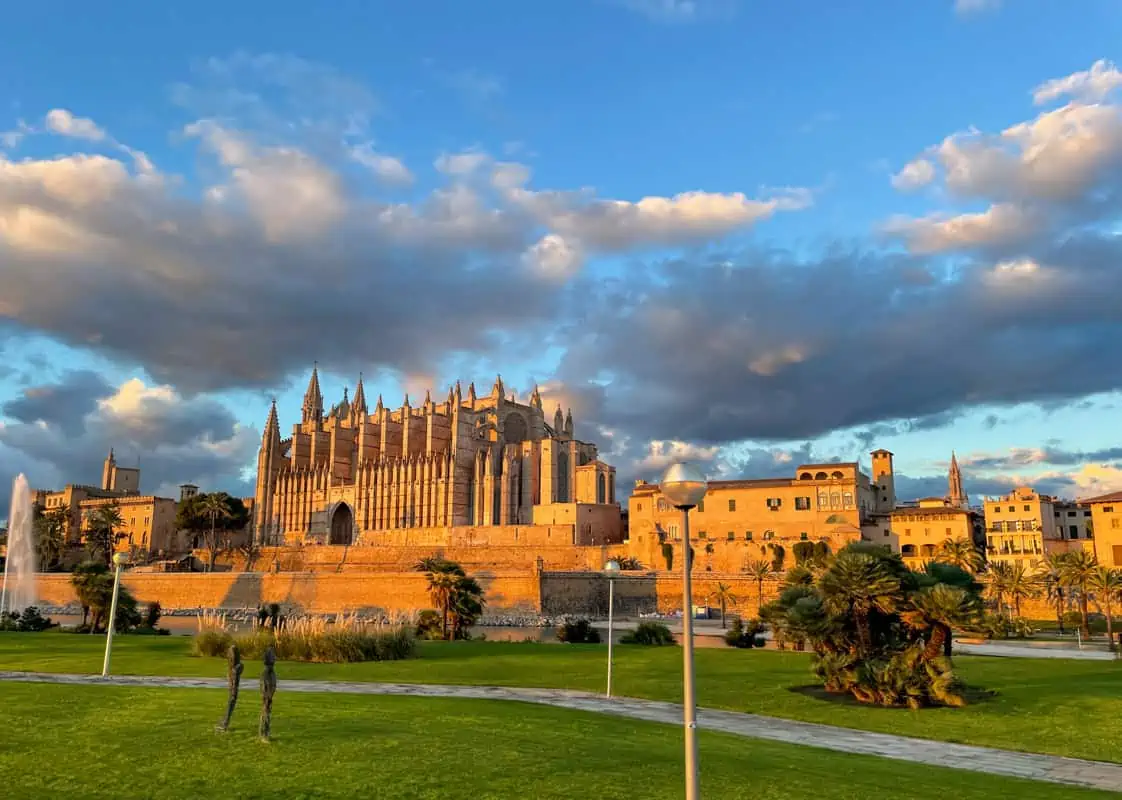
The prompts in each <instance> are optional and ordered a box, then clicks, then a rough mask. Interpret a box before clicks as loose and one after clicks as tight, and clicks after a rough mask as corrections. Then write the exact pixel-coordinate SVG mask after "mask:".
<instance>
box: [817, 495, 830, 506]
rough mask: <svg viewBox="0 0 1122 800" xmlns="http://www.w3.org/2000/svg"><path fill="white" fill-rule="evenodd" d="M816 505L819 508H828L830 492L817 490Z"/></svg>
mask: <svg viewBox="0 0 1122 800" xmlns="http://www.w3.org/2000/svg"><path fill="white" fill-rule="evenodd" d="M818 507H819V508H829V507H830V494H829V492H819V493H818Z"/></svg>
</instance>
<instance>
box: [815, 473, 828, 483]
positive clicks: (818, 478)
mask: <svg viewBox="0 0 1122 800" xmlns="http://www.w3.org/2000/svg"><path fill="white" fill-rule="evenodd" d="M814 480H816V481H824V480H826V473H825V472H818V473H816V474H815V476H814Z"/></svg>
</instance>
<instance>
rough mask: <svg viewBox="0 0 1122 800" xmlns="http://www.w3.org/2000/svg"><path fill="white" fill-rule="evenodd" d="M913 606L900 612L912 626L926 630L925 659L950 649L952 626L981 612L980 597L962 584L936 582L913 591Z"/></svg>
mask: <svg viewBox="0 0 1122 800" xmlns="http://www.w3.org/2000/svg"><path fill="white" fill-rule="evenodd" d="M908 600H909V602H910V604H911V608H908V609H907V610H905V611H902V612H901V613H900V618H901V619H902V620H903V621H904V624H905V625H907V626H908V627H909V628H911V629H913V630H915V631H917V632H919V633H926V634H927V644H926V646H925V647H924V648H923V660H924V661H932V660H934V659H936V658H938V657H939V656H941V655H944V651H945V650H947V649H948V648H947V645H948V643H949V642H950V640H951V629H952V628H955V627H962V626H964V625H969V624H970V623H971V622H973V621H974V619H975V618H976V617H977V615H978V601H977V598H976V597H975V596H974V595H971V593H970V592H967V591H966V590H965V589H963V588H961V587H959V586H948V585H947V584H945V583H937V584H935V585H934V586H928V587H925V588H923V589H920V590H919V591H917V592H913V593H912V595H911V596H910V597H909V598H908Z"/></svg>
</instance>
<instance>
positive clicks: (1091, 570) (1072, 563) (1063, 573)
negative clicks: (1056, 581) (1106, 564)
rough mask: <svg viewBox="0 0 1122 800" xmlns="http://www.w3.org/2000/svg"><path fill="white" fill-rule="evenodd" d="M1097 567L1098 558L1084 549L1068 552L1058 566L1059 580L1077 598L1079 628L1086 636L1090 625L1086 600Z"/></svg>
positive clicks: (1089, 633)
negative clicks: (1074, 593) (1061, 563)
mask: <svg viewBox="0 0 1122 800" xmlns="http://www.w3.org/2000/svg"><path fill="white" fill-rule="evenodd" d="M1098 567H1099V562H1098V560H1097V559H1096V558H1095V557H1094V556H1093V555H1091V554H1090V553H1088V552H1087V551H1086V550H1076V551H1074V552H1071V553H1068V554H1067V557H1066V558H1065V559H1064V561H1063V565H1062V566H1061V567H1060V581H1061V582H1062V583H1063V585H1064V586H1065V587H1067V589H1068V590H1070V591H1073V592H1076V593H1077V594H1076V596H1077V597H1078V598H1079V616H1080V625H1079V629H1080V631H1082V633H1083V635H1084V636H1086V637H1088V638H1090V636H1091V626H1090V625H1088V624H1087V600H1088V594H1089V593H1090V591H1091V585H1092V581H1093V580H1094V577H1095V572H1096V571H1097V570H1098Z"/></svg>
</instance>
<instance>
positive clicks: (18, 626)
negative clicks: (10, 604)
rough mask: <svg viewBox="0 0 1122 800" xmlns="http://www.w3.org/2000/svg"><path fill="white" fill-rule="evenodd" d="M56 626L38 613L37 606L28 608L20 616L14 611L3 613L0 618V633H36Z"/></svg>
mask: <svg viewBox="0 0 1122 800" xmlns="http://www.w3.org/2000/svg"><path fill="white" fill-rule="evenodd" d="M56 625H57V623H55V622H51V620H50V619H49V618H47V617H44V616H43V615H42V614H40V613H39V608H38V607H37V606H28V607H27V608H25V609H24V610H23V613H22V614H19V613H16V612H14V611H5V612H4V614H3V616H2V617H0V631H19V632H21V633H38V632H39V631H45V630H47V629H48V628H53V627H55V626H56Z"/></svg>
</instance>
